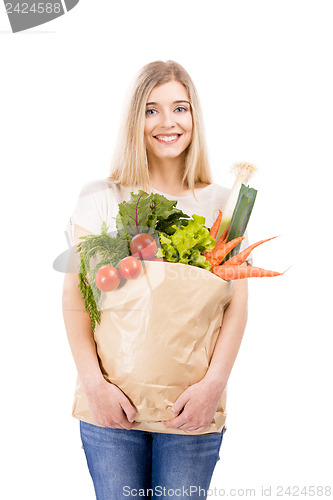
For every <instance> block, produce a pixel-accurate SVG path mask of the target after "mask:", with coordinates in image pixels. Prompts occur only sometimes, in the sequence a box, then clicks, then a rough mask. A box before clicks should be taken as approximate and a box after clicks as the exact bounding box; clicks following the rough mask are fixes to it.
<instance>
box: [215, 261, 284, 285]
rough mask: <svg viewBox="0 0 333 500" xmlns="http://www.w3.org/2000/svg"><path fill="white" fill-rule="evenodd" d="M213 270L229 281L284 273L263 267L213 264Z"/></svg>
mask: <svg viewBox="0 0 333 500" xmlns="http://www.w3.org/2000/svg"><path fill="white" fill-rule="evenodd" d="M212 272H213V273H214V274H215V275H216V276H219V277H220V278H222V279H224V280H226V281H229V280H237V279H241V278H264V277H273V276H280V275H281V274H284V273H278V272H277V271H268V270H266V269H262V268H261V267H253V266H224V265H223V266H213V268H212Z"/></svg>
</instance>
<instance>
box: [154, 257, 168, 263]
mask: <svg viewBox="0 0 333 500" xmlns="http://www.w3.org/2000/svg"><path fill="white" fill-rule="evenodd" d="M151 260H155V261H158V262H168V261H167V260H166V259H163V257H154V258H153V259H151Z"/></svg>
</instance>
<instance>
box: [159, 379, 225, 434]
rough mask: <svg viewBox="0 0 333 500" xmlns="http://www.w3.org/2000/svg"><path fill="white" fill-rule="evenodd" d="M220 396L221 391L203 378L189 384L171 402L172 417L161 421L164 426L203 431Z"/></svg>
mask: <svg viewBox="0 0 333 500" xmlns="http://www.w3.org/2000/svg"><path fill="white" fill-rule="evenodd" d="M220 396H221V391H216V390H214V389H213V388H212V386H210V385H209V384H208V382H207V381H206V380H204V379H202V380H200V382H197V383H196V384H193V385H191V386H190V387H188V388H187V389H186V390H185V391H184V392H183V393H182V394H181V395H180V396H179V398H178V399H177V401H176V402H175V403H174V404H173V406H172V412H173V414H174V418H172V419H171V420H165V421H164V422H163V423H164V426H165V428H167V429H168V428H171V429H181V430H186V431H191V432H201V431H204V430H205V429H206V428H207V427H208V426H209V425H210V424H211V423H212V421H213V418H214V415H215V412H216V409H217V404H218V401H219V399H220ZM182 410H183V411H182ZM180 412H181V413H180Z"/></svg>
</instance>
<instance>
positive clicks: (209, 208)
mask: <svg viewBox="0 0 333 500" xmlns="http://www.w3.org/2000/svg"><path fill="white" fill-rule="evenodd" d="M140 189H142V188H140V187H139V186H136V187H132V188H131V187H124V186H119V185H117V184H115V183H114V182H111V181H109V180H107V179H101V180H95V181H91V182H88V183H87V184H85V185H84V186H83V187H82V189H81V192H80V195H79V199H78V201H77V204H76V207H75V208H74V211H73V212H72V215H71V217H70V219H69V222H68V225H67V233H68V235H69V238H70V241H71V243H72V244H73V226H74V225H77V226H80V227H82V228H83V229H85V230H87V231H89V232H90V233H92V234H99V233H100V232H101V225H102V222H103V221H105V222H106V224H107V226H108V227H109V229H108V230H109V231H110V232H112V231H116V223H115V217H116V215H117V213H118V204H119V203H121V202H123V201H129V200H130V197H131V196H130V193H131V192H133V193H135V194H137V193H138V192H139V190H140ZM229 192H230V189H229V188H226V187H223V186H220V185H219V184H215V183H212V184H209V185H208V186H206V187H204V188H202V189H196V190H195V195H196V198H197V199H195V198H194V196H193V195H192V194H189V195H186V196H173V195H170V194H167V193H163V192H161V191H158V190H157V189H155V188H153V187H151V188H150V191H149V193H157V194H162V195H164V196H165V197H166V198H168V199H169V200H177V205H176V208H178V209H180V210H182V212H184V214H187V215H189V216H192V215H193V214H197V215H201V216H203V217H205V226H206V227H208V228H211V227H212V225H213V223H214V220H215V219H216V217H217V215H218V209H220V210H222V212H223V210H224V207H225V204H226V201H227V199H228V195H229ZM244 236H245V239H244V240H243V241H242V243H241V246H240V251H241V250H244V248H246V247H248V246H249V240H248V234H247V231H246V232H245V235H244ZM247 262H248V264H250V265H252V262H253V260H252V256H251V255H250V256H249V257H248V259H247Z"/></svg>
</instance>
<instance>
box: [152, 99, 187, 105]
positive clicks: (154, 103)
mask: <svg viewBox="0 0 333 500" xmlns="http://www.w3.org/2000/svg"><path fill="white" fill-rule="evenodd" d="M180 102H187V104H190V102H189V101H185V100H184V99H180V100H178V101H173V103H172V104H178V103H180ZM156 104H158V102H147V104H146V106H150V105H154V106H156Z"/></svg>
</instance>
